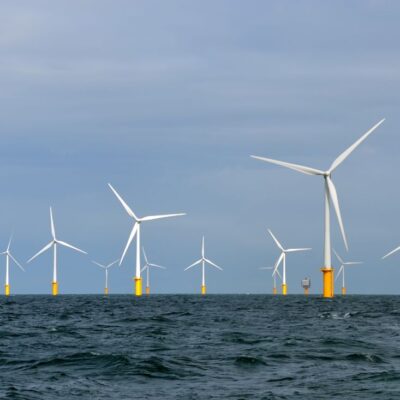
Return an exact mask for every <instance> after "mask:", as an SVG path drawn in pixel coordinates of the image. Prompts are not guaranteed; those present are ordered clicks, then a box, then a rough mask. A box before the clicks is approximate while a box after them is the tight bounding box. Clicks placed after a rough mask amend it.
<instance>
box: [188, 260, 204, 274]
mask: <svg viewBox="0 0 400 400" xmlns="http://www.w3.org/2000/svg"><path fill="white" fill-rule="evenodd" d="M202 261H203V260H202V259H200V260H199V261H196V262H195V263H193V264H192V265H189V266H188V267H186V268H185V269H184V271H187V270H188V269H189V268H192V267H194V266H195V265H197V264H200V263H201V262H202Z"/></svg>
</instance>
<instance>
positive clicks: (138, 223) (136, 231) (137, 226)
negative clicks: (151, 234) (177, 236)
mask: <svg viewBox="0 0 400 400" xmlns="http://www.w3.org/2000/svg"><path fill="white" fill-rule="evenodd" d="M108 186H109V187H110V189H111V190H112V191H113V193H114V194H115V196H116V197H117V199H118V200H119V201H120V203H121V204H122V206H123V207H124V208H125V211H126V212H127V213H128V215H129V216H130V217H131V218H132V219H133V220H134V221H135V222H134V225H133V228H132V231H131V234H130V235H129V239H128V242H127V243H126V246H125V250H124V252H123V254H122V257H121V260H120V261H119V265H121V264H122V261H123V260H124V258H125V255H126V252H127V251H128V248H129V246H130V244H131V243H132V240H133V238H134V237H135V235H136V276H135V294H136V296H141V295H142V278H141V267H140V226H141V223H142V222H147V221H154V220H156V219H162V218H170V217H179V216H181V215H186V214H185V213H179V214H165V215H150V216H148V217H142V218H139V217H137V216H136V215H135V213H134V212H133V211H132V210H131V209H130V208H129V206H128V205H127V204H126V203H125V201H124V200H123V199H122V197H121V196H120V195H119V194H118V193H117V191H116V190H115V189H114V188H113V187H112V186H111V184H108Z"/></svg>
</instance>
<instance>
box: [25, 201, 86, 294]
mask: <svg viewBox="0 0 400 400" xmlns="http://www.w3.org/2000/svg"><path fill="white" fill-rule="evenodd" d="M50 228H51V236H52V239H51V242H50V243H49V244H47V245H46V246H44V247H43V249H42V250H40V251H38V252H37V253H36V254H35V255H34V256H33V257H31V258H30V259H29V260H28V261H27V262H28V263H29V262H31V261H32V260H34V259H35V258H36V257H38V256H40V255H41V254H42V253H44V252H45V251H47V250H49V249H50V248H51V247H53V281H52V285H51V288H52V294H53V296H57V295H58V281H57V248H58V246H59V245H60V246H64V247H68V248H69V249H72V250H75V251H78V252H79V253H83V254H87V253H86V251H83V250H81V249H78V248H77V247H75V246H72V245H71V244H68V243H66V242H63V241H62V240H58V239H57V238H56V228H55V226H54V220H53V211H52V209H51V207H50Z"/></svg>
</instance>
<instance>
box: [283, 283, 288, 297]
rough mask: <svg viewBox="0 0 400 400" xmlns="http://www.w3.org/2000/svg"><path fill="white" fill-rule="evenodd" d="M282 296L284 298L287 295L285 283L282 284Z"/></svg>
mask: <svg viewBox="0 0 400 400" xmlns="http://www.w3.org/2000/svg"><path fill="white" fill-rule="evenodd" d="M282 294H283V295H284V296H286V295H287V285H286V284H285V283H283V284H282Z"/></svg>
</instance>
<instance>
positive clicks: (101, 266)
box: [92, 260, 119, 296]
mask: <svg viewBox="0 0 400 400" xmlns="http://www.w3.org/2000/svg"><path fill="white" fill-rule="evenodd" d="M118 261H119V260H115V261H113V262H112V263H110V264H108V265H103V264H100V263H98V262H97V261H93V260H92V263H93V264H96V265H97V266H99V267H100V268H103V269H104V272H105V275H106V281H105V286H104V294H105V295H106V296H107V295H108V270H109V269H110V268H111V267H112V266H113V265H114V264H116V263H117V262H118Z"/></svg>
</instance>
